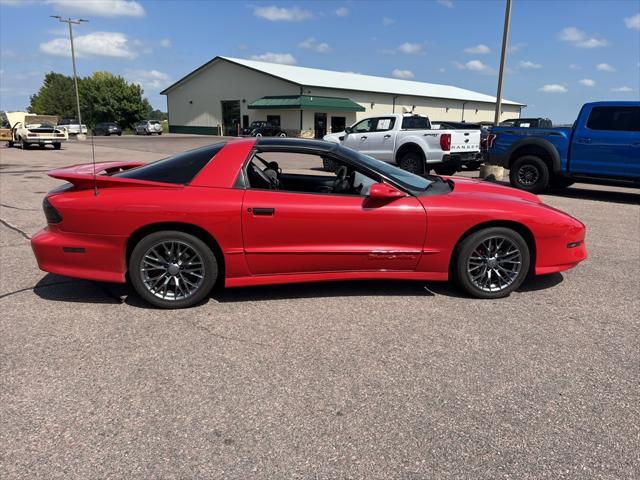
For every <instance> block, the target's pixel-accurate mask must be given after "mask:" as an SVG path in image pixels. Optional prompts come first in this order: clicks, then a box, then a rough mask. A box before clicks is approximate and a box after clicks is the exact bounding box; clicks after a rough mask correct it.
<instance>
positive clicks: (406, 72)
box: [391, 68, 415, 80]
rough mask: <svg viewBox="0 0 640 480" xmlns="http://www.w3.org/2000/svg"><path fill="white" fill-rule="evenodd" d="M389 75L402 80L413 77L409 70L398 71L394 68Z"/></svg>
mask: <svg viewBox="0 0 640 480" xmlns="http://www.w3.org/2000/svg"><path fill="white" fill-rule="evenodd" d="M391 75H393V76H394V77H395V78H402V79H404V80H407V79H409V78H413V77H415V75H414V74H413V72H412V71H411V70H400V69H399V68H395V69H394V70H393V72H391Z"/></svg>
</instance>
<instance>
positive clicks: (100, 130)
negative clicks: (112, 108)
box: [93, 122, 122, 137]
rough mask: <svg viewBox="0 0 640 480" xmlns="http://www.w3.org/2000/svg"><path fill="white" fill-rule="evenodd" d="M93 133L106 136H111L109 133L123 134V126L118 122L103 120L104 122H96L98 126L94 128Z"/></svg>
mask: <svg viewBox="0 0 640 480" xmlns="http://www.w3.org/2000/svg"><path fill="white" fill-rule="evenodd" d="M93 134H94V135H105V136H107V137H108V136H109V135H118V136H120V135H122V128H120V125H118V124H117V123H114V122H103V123H98V124H96V126H95V127H94V129H93Z"/></svg>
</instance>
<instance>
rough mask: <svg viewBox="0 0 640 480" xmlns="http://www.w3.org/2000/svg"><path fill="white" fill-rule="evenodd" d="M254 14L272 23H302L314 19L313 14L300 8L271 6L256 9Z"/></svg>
mask: <svg viewBox="0 0 640 480" xmlns="http://www.w3.org/2000/svg"><path fill="white" fill-rule="evenodd" d="M253 14H254V15H255V16H256V17H260V18H264V19H265V20H269V21H270V22H300V21H302V20H308V19H310V18H313V13H311V12H310V11H309V10H304V9H302V8H299V7H292V8H284V7H276V6H275V5H271V6H270V7H255V8H254V9H253Z"/></svg>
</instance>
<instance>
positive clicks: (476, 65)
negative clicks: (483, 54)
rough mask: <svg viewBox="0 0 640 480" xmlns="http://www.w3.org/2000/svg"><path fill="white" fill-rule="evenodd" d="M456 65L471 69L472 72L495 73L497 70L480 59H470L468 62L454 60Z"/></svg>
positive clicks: (462, 68) (460, 67) (463, 68)
mask: <svg viewBox="0 0 640 480" xmlns="http://www.w3.org/2000/svg"><path fill="white" fill-rule="evenodd" d="M454 63H455V66H456V67H458V68H459V69H461V70H469V71H471V72H477V73H484V74H486V75H493V74H494V73H495V70H494V69H493V68H491V67H490V66H489V65H486V64H484V63H482V62H481V61H480V60H469V61H468V62H466V63H458V62H454Z"/></svg>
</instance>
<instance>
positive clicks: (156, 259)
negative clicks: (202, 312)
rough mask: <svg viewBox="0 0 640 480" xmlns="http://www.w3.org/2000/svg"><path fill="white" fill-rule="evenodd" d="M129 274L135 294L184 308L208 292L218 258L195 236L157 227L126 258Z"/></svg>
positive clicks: (155, 303) (197, 301) (160, 304)
mask: <svg viewBox="0 0 640 480" xmlns="http://www.w3.org/2000/svg"><path fill="white" fill-rule="evenodd" d="M129 277H130V279H131V283H132V284H133V287H134V288H135V290H136V292H137V293H138V295H140V296H141V297H142V298H143V299H144V300H145V301H147V302H149V303H150V304H152V305H155V306H156V307H161V308H186V307H191V306H193V305H196V304H198V303H199V302H201V301H202V300H204V299H205V298H206V297H207V295H209V293H210V292H211V289H212V288H213V286H214V285H215V283H216V281H217V278H218V262H217V260H216V257H215V255H214V254H213V252H212V251H211V249H210V248H209V247H208V246H207V245H206V244H205V243H204V242H203V241H202V240H200V239H199V238H197V237H195V236H193V235H190V234H188V233H185V232H179V231H161V232H155V233H151V234H149V235H147V236H146V237H144V238H143V239H142V240H140V242H138V244H137V245H136V246H135V248H134V249H133V252H132V253H131V257H130V259H129Z"/></svg>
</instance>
